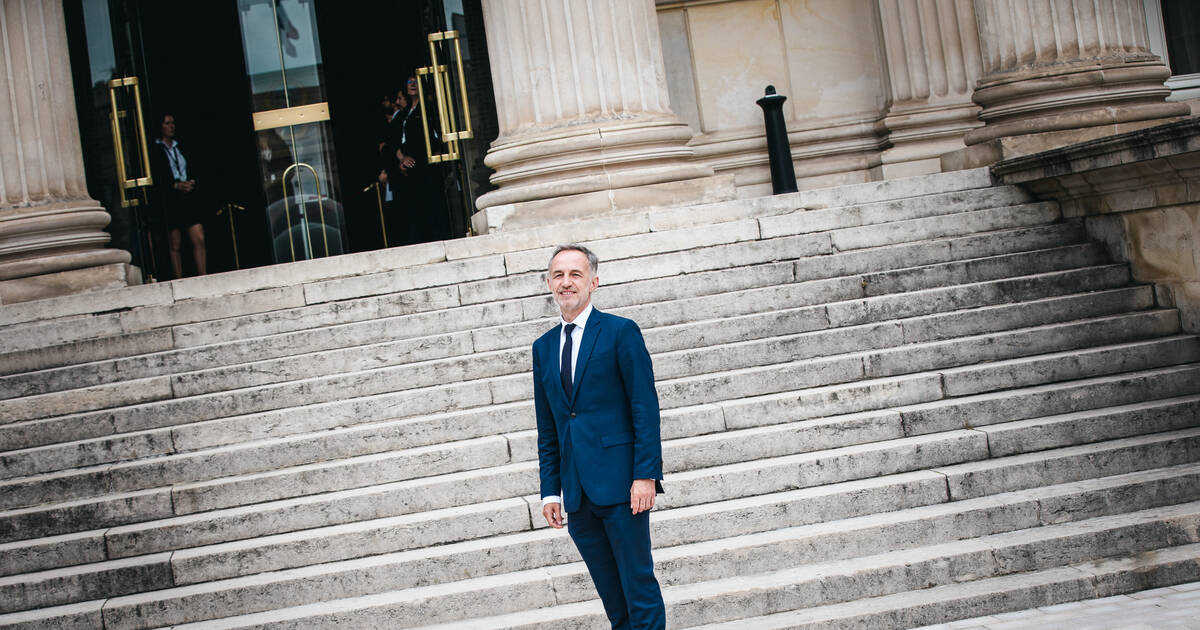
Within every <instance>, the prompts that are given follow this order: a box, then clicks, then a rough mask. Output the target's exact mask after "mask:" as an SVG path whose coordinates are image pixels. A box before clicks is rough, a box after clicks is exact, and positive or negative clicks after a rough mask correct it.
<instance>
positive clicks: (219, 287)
mask: <svg viewBox="0 0 1200 630" xmlns="http://www.w3.org/2000/svg"><path fill="white" fill-rule="evenodd" d="M443 260H446V250H445V247H444V246H443V244H442V243H421V244H419V245H406V246H404V247H393V248H391V249H381V250H375V251H370V252H361V253H357V254H348V255H342V256H334V257H330V258H314V259H312V260H302V261H299V262H294V263H289V264H287V265H273V266H270V267H262V268H258V269H242V270H240V271H228V272H225V273H221V274H214V275H210V276H197V277H194V278H183V279H181V280H174V281H172V282H171V288H172V290H173V292H174V295H175V299H176V300H177V301H182V300H189V299H195V298H204V297H219V296H223V295H233V294H236V293H249V292H251V291H259V290H262V289H266V288H272V287H288V286H296V285H306V284H313V283H320V282H322V281H327V280H330V279H333V278H350V277H361V276H366V275H369V274H375V273H380V272H384V271H388V270H392V269H397V268H400V267H414V266H419V265H429V264H432V263H436V262H438V261H443ZM334 282H336V280H335V281H334ZM310 303H311V302H310Z"/></svg>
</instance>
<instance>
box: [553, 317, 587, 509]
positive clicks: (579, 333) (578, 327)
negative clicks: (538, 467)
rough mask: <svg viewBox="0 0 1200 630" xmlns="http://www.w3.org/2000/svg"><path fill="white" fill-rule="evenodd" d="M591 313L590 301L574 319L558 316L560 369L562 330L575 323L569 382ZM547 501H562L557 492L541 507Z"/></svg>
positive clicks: (562, 343) (573, 377) (572, 336)
mask: <svg viewBox="0 0 1200 630" xmlns="http://www.w3.org/2000/svg"><path fill="white" fill-rule="evenodd" d="M591 314H592V303H591V302H588V305H587V306H586V307H584V309H583V310H582V311H580V313H579V315H576V316H575V320H574V321H570V322H569V321H567V320H565V319H563V318H562V316H561V315H560V316H559V321H560V322H561V324H562V325H561V326H559V329H558V370H559V372H561V371H562V351H563V345H564V344H566V343H567V335H566V333H565V332H564V331H565V330H566V325H567V324H575V329H574V330H572V331H571V382H572V383H574V382H575V371H576V370H578V369H579V344H580V342H581V341H582V340H583V327H584V326H586V325H587V320H588V317H589V316H591ZM549 503H562V497H560V496H559V495H557V494H552V495H548V496H544V497H542V507H546V505H547V504H549Z"/></svg>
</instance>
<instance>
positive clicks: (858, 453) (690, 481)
mask: <svg viewBox="0 0 1200 630" xmlns="http://www.w3.org/2000/svg"><path fill="white" fill-rule="evenodd" d="M1184 413H1185V415H1186V417H1187V418H1188V419H1190V420H1191V421H1193V422H1194V421H1195V419H1196V414H1195V412H1194V410H1192V411H1188V410H1185V411H1184ZM893 423H894V424H897V425H898V418H896V419H893ZM958 433H971V432H958ZM1196 433H1198V432H1196V431H1193V432H1192V433H1191V434H1189V433H1187V432H1176V433H1173V434H1169V435H1167V436H1166V437H1167V438H1168V439H1166V440H1160V441H1159V442H1157V443H1156V442H1155V441H1154V440H1150V439H1144V438H1143V439H1141V440H1140V441H1138V442H1137V443H1136V444H1126V445H1125V446H1124V447H1123V448H1124V449H1125V450H1126V451H1128V450H1129V449H1131V448H1140V449H1142V450H1141V452H1139V453H1137V454H1136V455H1140V456H1142V457H1144V458H1145V459H1144V460H1142V459H1139V458H1136V457H1135V458H1134V461H1136V462H1139V463H1141V464H1143V467H1144V464H1145V463H1146V462H1150V461H1153V462H1157V463H1160V464H1163V463H1165V464H1168V465H1169V464H1173V463H1180V462H1179V461H1178V458H1179V457H1181V456H1183V457H1184V459H1183V460H1182V461H1183V462H1188V461H1193V460H1192V459H1187V457H1188V456H1194V455H1195V453H1194V451H1195V450H1196V448H1197V447H1196V445H1195V444H1193V442H1196V441H1197V436H1196V435H1194V434H1196ZM965 437H966V436H963V437H962V438H960V437H955V436H953V435H952V436H947V438H948V440H949V441H946V440H941V439H939V440H933V441H930V440H928V439H916V440H912V439H909V440H900V441H896V442H894V443H893V444H895V445H900V444H901V443H907V444H906V447H907V448H904V447H902V448H901V449H900V450H896V449H895V448H893V447H892V445H891V444H883V445H879V446H874V445H865V446H862V447H851V448H843V449H837V450H836V451H830V452H826V453H818V454H813V455H811V456H802V457H800V458H796V457H784V458H778V459H777V460H775V461H773V462H769V463H768V468H774V469H775V470H776V471H777V472H778V473H782V472H783V471H784V470H790V471H795V470H797V468H798V470H799V479H800V480H801V481H800V483H799V485H802V486H803V485H812V484H821V483H827V484H828V483H837V482H838V481H841V480H842V479H844V478H855V477H864V476H865V477H870V476H873V475H879V474H891V473H894V472H896V469H897V468H899V470H903V469H904V468H905V467H907V466H909V464H906V463H904V462H906V461H908V460H910V459H911V461H912V462H913V463H912V465H911V468H910V469H912V470H916V469H920V468H922V467H924V466H926V465H929V464H931V463H933V464H936V463H937V461H939V460H941V459H944V458H946V457H950V458H957V457H959V455H958V454H960V453H963V452H966V451H967V450H969V449H966V448H964V447H965V445H966V444H967V442H963V441H962V439H963V438H965ZM980 446H981V447H982V448H983V451H980V452H979V453H976V454H975V455H974V457H979V456H983V457H986V456H987V455H986V445H983V444H980ZM1156 447H1157V448H1158V449H1160V450H1161V449H1163V448H1166V449H1167V452H1164V453H1159V452H1155V448H1156ZM911 448H915V450H909V449H911ZM1147 448H1149V449H1150V450H1149V451H1147V450H1145V449H1147ZM881 449H882V450H881ZM976 450H978V449H976ZM1110 450H1111V449H1110ZM1128 455H1129V453H1127V452H1116V453H1113V452H1109V451H1107V450H1105V449H1104V448H1099V449H1092V452H1091V453H1089V454H1088V458H1089V461H1090V462H1091V467H1090V471H1091V472H1094V473H1096V474H1097V475H1098V476H1103V475H1104V474H1106V473H1107V472H1112V471H1108V470H1106V466H1109V465H1110V463H1111V462H1112V461H1115V462H1116V465H1117V466H1118V467H1120V466H1126V465H1127V464H1126V460H1129V459H1130V458H1129V457H1128ZM1009 459H1013V458H1009ZM1001 461H1004V460H1001ZM780 466H782V468H780ZM1025 466H1026V464H1025V462H1017V463H1016V465H1015V467H1012V468H1014V470H1013V471H1005V472H1006V473H1008V474H1020V473H1022V472H1023V471H1024V468H1023V467H1025ZM747 468H748V466H747V465H745V464H742V465H737V466H726V467H723V468H720V469H713V470H712V471H709V472H710V473H722V474H718V475H717V476H715V477H714V476H713V475H712V474H710V475H708V476H709V477H710V478H709V479H703V478H701V475H700V474H699V473H700V472H701V471H696V472H695V473H693V474H690V475H676V476H672V488H673V491H672V492H673V495H667V496H666V497H665V500H664V501H663V502H662V504H663V505H664V506H666V507H668V508H669V507H672V505H673V504H692V505H695V504H698V503H702V502H704V501H721V500H726V499H728V497H719V496H711V495H712V492H711V488H712V487H713V486H714V485H716V486H719V485H720V484H719V483H717V481H716V480H717V479H720V480H721V481H722V482H728V483H730V484H731V486H733V487H737V486H738V485H739V484H738V482H739V481H741V479H739V477H741V476H742V474H744V473H745V472H750V473H751V474H750V475H749V478H750V479H754V480H757V483H751V484H743V485H742V490H741V491H740V492H737V493H735V494H737V495H742V494H751V495H753V494H758V493H762V494H769V493H771V492H779V491H781V490H786V489H787V488H788V487H789V486H791V485H792V484H793V483H795V482H794V481H792V480H790V479H788V478H787V477H786V475H783V474H774V475H771V474H765V475H764V473H769V472H770V471H768V470H766V469H761V470H759V471H757V472H756V473H755V472H752V471H749V470H747ZM760 468H761V467H760ZM954 468H955V467H953V466H952V467H949V468H947V469H943V470H941V471H938V472H940V473H941V474H949V475H950V476H951V478H953V477H954V475H953V474H952V470H953V469H954ZM1134 469H1135V470H1136V469H1137V468H1134ZM531 472H533V471H532V467H531ZM1116 472H1127V470H1125V469H1121V470H1118V471H1116ZM739 473H742V474H739ZM530 476H531V477H533V476H536V475H535V473H534V474H531V475H530ZM764 477H766V478H767V479H769V480H773V481H767V482H764V481H763V478H764ZM781 477H782V479H780V478H781ZM937 479H938V478H937V477H935V486H936V487H937V488H939V489H940V488H944V487H945V486H944V485H943V483H942V482H941V481H938V480H937ZM774 482H782V483H783V486H778V485H775V486H771V487H765V486H763V483H774ZM697 487H703V488H705V489H706V490H708V493H707V494H709V495H710V496H705V497H697V496H696V494H697V492H695V488H697ZM680 488H682V491H680V490H679V489H680ZM676 493H677V494H676ZM900 494H901V495H903V494H904V493H900ZM680 496H682V498H681V499H679V498H676V497H680ZM952 498H953V495H952ZM532 502H533V503H536V499H533V500H532ZM519 507H520V506H514V508H513V509H514V510H515V512H513V513H512V516H511V517H510V518H513V519H515V522H516V523H518V525H517V526H518V527H521V528H523V527H524V526H525V524H526V523H528V522H529V521H528V520H527V519H528V518H529V517H530V516H531V514H530V513H525V512H523V511H522V509H517V508H519ZM533 511H536V507H534V508H533ZM362 526H368V527H369V525H368V524H362V525H359V526H353V525H352V526H350V527H351V528H354V527H362ZM118 529H119V528H118ZM208 532H211V528H204V529H203V530H202V531H201V532H195V533H193V534H192V535H190V536H188V535H185V537H184V538H182V539H184V540H187V541H189V544H194V543H195V542H196V541H197V538H203V536H204V535H205V534H206V533H208ZM197 534H199V535H197ZM263 534H265V532H259V535H263ZM310 535H311V532H309V533H302V534H299V535H298V536H297V537H298V538H301V539H303V538H306V537H309V536H310ZM376 537H377V536H368V537H367V538H368V539H375V538H376ZM287 538H291V537H278V540H280V541H281V542H280V543H279V544H280V545H282V547H280V549H282V550H283V553H284V555H285V556H286V555H288V554H289V550H288V547H289V545H288V544H286V543H285V542H282V541H284V540H286V539H287ZM135 540H136V537H135ZM264 542H265V541H264ZM107 543H108V548H109V549H110V551H111V550H113V549H114V548H119V547H120V545H121V544H122V543H121V542H120V541H119V540H114V539H113V538H112V536H111V532H110V537H109V539H108V541H107ZM125 544H128V541H125ZM234 546H235V547H241V549H238V550H236V551H235V555H236V553H237V551H241V550H244V549H247V548H250V549H253V548H255V547H257V543H255V542H254V541H249V542H247V543H245V544H242V545H238V544H235V545H234ZM292 548H293V551H291V552H290V557H292V558H303V557H306V555H307V554H308V553H309V552H308V551H306V550H311V549H316V548H323V549H331V548H333V549H336V548H342V547H341V546H338V545H333V546H329V545H315V544H312V543H311V541H310V542H307V543H306V542H304V541H303V540H301V541H299V542H298V543H296V544H294V545H292ZM204 552H205V550H199V554H201V555H203V554H204ZM248 553H250V556H249V560H243V561H240V562H230V563H229V565H231V566H245V563H246V562H250V563H254V562H262V561H263V557H262V554H261V553H254V552H248ZM200 564H201V565H203V562H202V561H201V563H200ZM218 564H219V565H225V564H226V562H225V561H224V560H223V561H222V562H220V563H218ZM210 566H212V565H210ZM121 568H125V569H128V567H124V566H123V567H121ZM259 568H262V566H261V565H260V567H259ZM267 568H278V567H267ZM84 571H85V574H86V571H87V569H84ZM67 573H68V574H72V575H77V574H78V573H79V572H78V571H70V570H69V571H67ZM51 590H55V589H51Z"/></svg>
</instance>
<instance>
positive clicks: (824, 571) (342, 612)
mask: <svg viewBox="0 0 1200 630" xmlns="http://www.w3.org/2000/svg"><path fill="white" fill-rule="evenodd" d="M1198 522H1200V505H1197V504H1196V503H1189V504H1183V505H1179V506H1169V507H1164V508H1154V509H1150V510H1144V511H1141V512H1136V513H1132V514H1124V515H1116V516H1107V517H1100V518H1095V519H1089V520H1087V521H1083V522H1080V523H1066V524H1057V525H1047V526H1042V527H1033V528H1030V529H1025V530H1018V531H1012V532H1006V533H1001V534H994V535H990V536H984V537H982V538H976V539H970V540H964V541H958V542H954V543H946V544H941V545H930V546H926V547H918V548H916V549H911V550H904V551H896V552H890V553H880V554H877V555H872V556H866V557H861V558H854V559H850V560H839V561H831V562H821V563H817V564H809V565H804V566H800V567H796V568H785V569H780V570H777V571H773V572H763V573H757V574H752V575H745V574H743V575H737V574H735V575H734V576H732V577H729V576H728V575H729V572H728V571H726V574H725V576H720V575H713V576H711V577H710V578H709V579H708V581H703V582H697V583H684V584H680V585H678V586H671V587H667V588H664V591H663V596H664V599H665V600H666V602H667V618H668V620H669V623H668V627H671V628H685V627H694V626H697V625H702V624H715V623H719V622H724V621H728V620H738V619H742V618H746V617H750V618H752V619H754V620H757V619H759V618H761V617H762V616H765V615H769V614H773V613H779V612H782V611H793V610H794V611H797V612H798V613H799V614H802V611H803V610H804V609H810V608H814V607H818V606H830V605H832V604H835V603H839V602H846V601H854V602H855V603H857V601H856V600H859V599H861V598H866V597H873V596H876V597H877V596H883V595H889V594H893V593H904V594H906V595H908V594H910V593H909V591H915V590H919V589H925V588H929V587H931V586H936V585H951V584H956V583H958V582H961V581H963V579H964V577H966V576H972V577H974V578H975V579H981V578H989V577H997V576H1014V575H1018V574H1023V573H1027V572H1033V571H1047V570H1053V569H1055V568H1057V567H1061V566H1062V565H1064V564H1065V565H1072V564H1082V563H1092V566H1095V567H1096V568H1097V569H1100V570H1102V571H1105V572H1106V573H1120V574H1124V575H1120V576H1119V577H1117V576H1112V577H1110V578H1109V579H1113V580H1121V581H1125V582H1126V584H1128V585H1130V586H1132V584H1131V582H1132V581H1131V580H1130V578H1131V577H1132V576H1131V575H1128V573H1129V572H1131V571H1133V570H1136V569H1134V566H1136V564H1138V563H1132V562H1131V563H1126V562H1121V561H1120V560H1118V559H1117V558H1111V557H1112V556H1116V557H1118V558H1119V557H1121V556H1125V555H1128V554H1136V553H1141V552H1154V556H1157V557H1162V558H1163V562H1162V564H1163V565H1166V566H1168V567H1170V569H1172V570H1171V571H1164V573H1167V574H1169V573H1176V572H1177V573H1179V574H1182V575H1181V577H1182V578H1183V579H1182V580H1181V581H1190V580H1194V579H1196V577H1197V576H1200V563H1197V562H1196V557H1197V556H1198V555H1200V545H1197V544H1195V543H1196V542H1197V540H1198V539H1197V535H1196V529H1195V528H1196V526H1197V524H1198ZM1173 545H1179V546H1178V547H1172V546H1173ZM1064 547H1065V548H1066V549H1065V550H1064V549H1063V548H1064ZM1160 554H1161V556H1160ZM1100 559H1105V561H1104V562H1098V560H1100ZM1146 560H1148V564H1149V565H1150V566H1151V567H1155V565H1156V563H1155V561H1154V560H1149V559H1145V560H1143V561H1144V562H1145V561H1146ZM713 564H717V563H713ZM1188 565H1190V566H1188ZM710 566H711V565H705V568H708V567H710ZM1101 567H1107V569H1106V570H1105V569H1101ZM714 568H715V567H714ZM1155 568H1157V567H1155ZM750 570H752V569H750ZM1098 572H1099V571H1096V572H1092V573H1091V574H1090V575H1089V577H1090V576H1095V575H1096V573H1098ZM1071 573H1072V574H1074V575H1075V576H1076V577H1079V576H1080V575H1081V572H1079V571H1071ZM1083 575H1088V574H1083ZM555 577H557V576H554V575H552V576H549V577H546V578H542V579H541V580H540V581H539V582H537V584H538V585H539V586H541V587H542V588H547V587H557V586H559V581H558V580H555V579H554V578H555ZM1097 577H1098V576H1097ZM1168 579H1169V578H1168ZM530 581H533V579H532V576H531V579H530ZM1096 581H1097V582H1101V583H1102V582H1103V580H1102V579H1097V580H1096ZM543 585H544V586H543ZM481 586H483V587H484V588H489V587H490V589H492V590H493V592H492V593H480V594H479V595H480V596H486V595H493V594H498V593H496V592H498V591H502V590H503V589H504V586H506V585H498V584H482V585H481ZM1134 588H1136V587H1134ZM1141 588H1145V587H1144V586H1143V587H1141ZM1130 590H1132V589H1130ZM527 597H528V599H527V600H526V602H521V603H523V604H525V606H526V607H527V608H529V609H532V608H541V609H540V610H523V611H520V612H518V610H519V609H518V608H517V606H516V605H509V606H505V608H504V609H500V610H507V611H512V612H510V613H508V614H505V615H495V614H494V613H495V612H498V610H497V609H498V608H499V607H500V606H501V605H502V604H501V602H499V601H495V600H493V601H492V604H493V606H495V608H493V609H492V610H488V609H487V608H486V607H485V606H479V607H477V608H475V609H476V610H482V611H483V615H487V616H480V617H477V618H473V619H465V620H462V621H459V622H457V623H455V622H451V623H444V624H437V625H420V626H417V627H419V628H422V629H423V630H435V629H436V630H452V629H453V630H457V629H465V628H494V629H497V630H500V629H503V630H516V629H518V628H519V629H521V630H535V629H537V630H541V629H546V630H549V629H551V628H573V629H578V628H602V627H604V626H603V625H601V624H602V623H603V619H604V617H603V611H602V610H601V609H600V607H599V605H598V604H599V602H598V601H595V600H593V601H590V602H579V603H575V604H561V603H558V602H561V601H563V600H564V599H567V598H564V597H562V595H561V594H559V593H558V592H556V593H554V594H553V596H552V597H551V598H550V600H549V601H550V603H549V604H545V603H543V602H544V601H546V600H545V598H534V597H532V596H527ZM556 604H557V605H556ZM324 605H325V606H327V607H328V608H326V609H325V610H323V611H322V610H320V609H319V608H320V607H319V606H317V605H310V606H308V607H305V608H304V609H302V610H303V612H300V610H298V609H293V612H291V614H289V611H277V612H276V614H274V615H272V614H260V615H255V616H250V615H248V616H246V617H242V618H232V619H228V620H220V621H217V622H215V623H212V624H211V625H207V626H205V627H214V628H242V627H250V626H249V625H243V622H244V621H248V620H250V619H259V620H262V621H263V622H265V623H263V625H261V626H254V627H262V628H271V629H276V628H298V627H301V626H300V625H299V624H297V623H295V622H296V621H298V620H299V619H300V618H301V615H304V622H305V623H308V624H310V625H308V626H307V627H312V628H325V627H335V626H334V625H333V624H336V623H337V621H336V620H339V619H340V620H351V619H353V620H354V622H357V623H364V624H370V623H372V622H374V621H375V620H377V619H381V617H377V616H376V615H377V614H381V613H384V612H385V611H386V612H387V613H392V614H397V615H403V614H405V613H409V611H411V610H414V609H416V610H422V611H424V610H427V605H428V603H427V602H424V601H421V602H415V601H412V600H410V599H401V598H399V597H395V598H387V597H384V596H376V597H365V598H358V599H352V600H342V601H340V602H327V603H324ZM305 613H307V614H305ZM468 614H469V613H468ZM445 616H446V615H445V613H443V616H442V617H441V618H440V619H439V618H434V619H432V621H434V622H435V624H436V623H437V622H438V621H441V619H444V618H445ZM416 623H422V622H421V621H419V620H418V621H417V622H416ZM180 627H183V628H186V627H188V626H180ZM194 627H199V626H194ZM717 627H720V626H717ZM732 627H743V628H745V627H754V628H757V627H760V626H754V625H743V626H738V625H734V626H732ZM767 627H771V626H767ZM782 627H789V626H786V625H785V626H782ZM828 627H837V628H845V627H848V626H845V625H840V624H833V625H831V626H828ZM850 627H853V626H850ZM866 627H890V626H866Z"/></svg>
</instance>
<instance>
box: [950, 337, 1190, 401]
mask: <svg viewBox="0 0 1200 630" xmlns="http://www.w3.org/2000/svg"><path fill="white" fill-rule="evenodd" d="M1197 360H1200V340H1197V339H1194V338H1190V337H1169V338H1167V339H1150V340H1146V341H1132V342H1128V343H1118V344H1112V345H1105V346H1100V347H1095V348H1081V349H1076V350H1069V351H1066V352H1056V353H1050V354H1042V355H1039V356H1036V357H1021V358H1017V359H1010V360H1007V361H998V362H993V363H988V364H984V365H977V366H968V367H961V368H951V369H947V370H943V371H942V378H943V381H944V383H945V387H946V392H947V394H948V395H951V396H967V395H970V394H977V393H980V392H986V391H993V390H997V389H1007V388H1010V387H1027V386H1031V385H1039V384H1043V383H1056V382H1059V381H1064V380H1070V379H1076V378H1085V377H1092V376H1101V375H1105V374H1112V373H1118V372H1126V371H1136V370H1144V369H1149V368H1153V367H1158V366H1166V365H1175V364H1180V363H1188V362H1192V361H1197Z"/></svg>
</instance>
